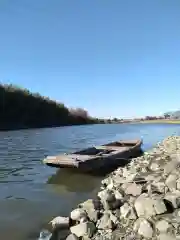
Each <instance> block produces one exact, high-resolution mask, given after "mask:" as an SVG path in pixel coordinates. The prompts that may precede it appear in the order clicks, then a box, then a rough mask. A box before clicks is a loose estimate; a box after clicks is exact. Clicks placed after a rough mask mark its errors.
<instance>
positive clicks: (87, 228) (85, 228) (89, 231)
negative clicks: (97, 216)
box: [70, 222, 96, 237]
mask: <svg viewBox="0 0 180 240" xmlns="http://www.w3.org/2000/svg"><path fill="white" fill-rule="evenodd" d="M95 229H96V228H95V225H94V223H92V222H85V223H80V224H78V225H75V226H72V227H71V228H70V231H71V233H73V234H75V235H76V236H77V237H83V236H88V237H92V235H93V233H94V231H95Z"/></svg>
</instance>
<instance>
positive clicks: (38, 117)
mask: <svg viewBox="0 0 180 240" xmlns="http://www.w3.org/2000/svg"><path fill="white" fill-rule="evenodd" d="M0 99H1V101H0V113H1V114H0V130H10V129H21V128H36V127H38V128H39V127H58V126H70V125H81V124H93V123H99V120H98V119H95V118H92V117H90V116H89V114H88V112H87V111H86V110H84V109H82V108H77V109H68V108H67V107H66V106H65V105H64V104H63V103H58V102H56V101H53V100H51V99H49V98H48V97H44V96H41V95H40V94H39V93H31V92H30V91H29V90H27V89H22V88H20V87H17V86H15V85H12V84H8V85H5V84H0Z"/></svg>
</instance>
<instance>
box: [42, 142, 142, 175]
mask: <svg viewBox="0 0 180 240" xmlns="http://www.w3.org/2000/svg"><path fill="white" fill-rule="evenodd" d="M121 142H122V141H121ZM123 143H124V144H122V146H121V147H115V146H113V143H109V144H105V145H102V146H99V147H93V148H89V149H85V150H82V151H80V152H75V153H72V154H66V155H60V156H54V157H47V158H46V159H45V160H44V163H45V164H46V165H48V166H50V167H56V168H67V169H68V168H69V169H74V170H76V171H80V172H86V173H88V172H89V173H91V172H97V171H106V170H107V171H108V170H109V169H114V168H116V167H119V166H124V165H125V164H127V163H128V162H129V159H131V158H134V157H137V156H139V155H141V154H142V149H141V145H142V141H141V140H136V141H126V142H123ZM102 149H105V151H108V152H109V153H108V154H106V152H105V153H104V152H102V155H101V152H100V155H98V154H97V155H96V154H95V155H87V153H88V152H89V153H91V154H92V153H93V151H98V150H99V151H100V150H102ZM79 153H80V154H79ZM81 154H82V155H81ZM83 154H84V155H83Z"/></svg>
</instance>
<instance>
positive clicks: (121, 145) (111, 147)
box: [74, 141, 136, 156]
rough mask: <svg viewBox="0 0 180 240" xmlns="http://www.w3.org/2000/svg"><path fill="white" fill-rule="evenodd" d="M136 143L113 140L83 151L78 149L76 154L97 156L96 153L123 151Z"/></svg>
mask: <svg viewBox="0 0 180 240" xmlns="http://www.w3.org/2000/svg"><path fill="white" fill-rule="evenodd" d="M135 145H136V142H128V141H127V142H120V141H119V142H111V143H108V144H104V145H100V146H96V147H91V148H87V149H84V150H81V151H77V152H75V153H74V154H78V155H90V156H95V155H97V156H98V155H102V154H109V153H112V152H114V151H118V150H120V151H123V150H125V149H126V148H129V147H133V146H135Z"/></svg>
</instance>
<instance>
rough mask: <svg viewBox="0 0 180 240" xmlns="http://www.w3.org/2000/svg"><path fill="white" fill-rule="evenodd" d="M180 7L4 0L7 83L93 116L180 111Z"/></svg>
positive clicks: (0, 29) (1, 45) (1, 21)
mask: <svg viewBox="0 0 180 240" xmlns="http://www.w3.org/2000/svg"><path fill="white" fill-rule="evenodd" d="M179 13H180V1H179V0H173V1H171V0H151V1H145V0H136V1H135V0H126V1H125V0H112V1H111V0H52V1H50V0H38V1H37V0H16V1H14V0H0V81H1V82H3V83H13V84H17V85H20V86H22V87H25V88H28V89H30V90H31V91H33V92H39V93H40V94H42V95H45V96H49V97H50V98H52V99H55V100H58V101H60V102H63V103H64V104H65V105H67V106H68V107H82V108H85V109H87V110H88V111H89V113H90V114H91V115H93V116H99V117H135V116H137V117H138V116H145V115H159V114H161V113H163V112H164V111H169V110H176V109H179V108H180V101H179V100H180V93H179V92H180V14H179Z"/></svg>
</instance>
